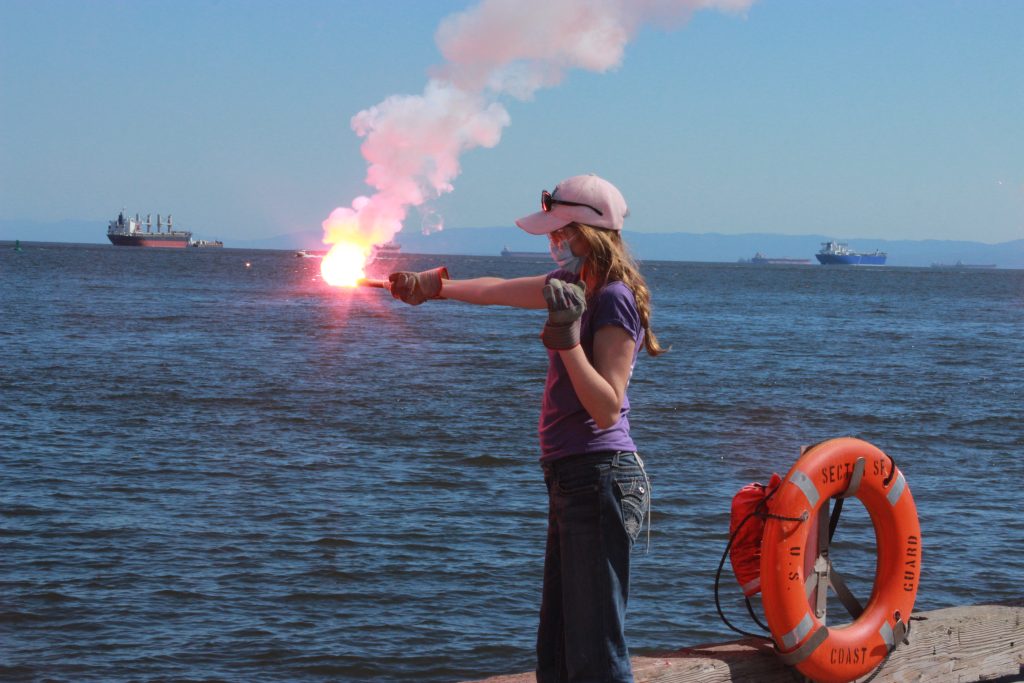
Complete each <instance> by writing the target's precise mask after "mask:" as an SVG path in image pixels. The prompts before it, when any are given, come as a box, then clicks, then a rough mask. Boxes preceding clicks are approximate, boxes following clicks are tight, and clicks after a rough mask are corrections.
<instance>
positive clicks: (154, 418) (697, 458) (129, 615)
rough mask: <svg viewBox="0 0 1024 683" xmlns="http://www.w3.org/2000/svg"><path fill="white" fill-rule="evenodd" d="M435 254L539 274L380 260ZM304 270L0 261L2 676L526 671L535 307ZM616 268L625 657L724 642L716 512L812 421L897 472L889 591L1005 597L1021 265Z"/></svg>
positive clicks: (269, 263) (1010, 548) (533, 581)
mask: <svg viewBox="0 0 1024 683" xmlns="http://www.w3.org/2000/svg"><path fill="white" fill-rule="evenodd" d="M442 261H443V262H444V263H446V264H447V265H448V266H449V268H450V269H451V271H452V273H453V276H455V277H471V276H476V275H482V274H494V275H501V276H515V275H523V274H536V273H540V272H544V271H545V270H547V269H548V268H549V267H550V264H549V262H548V261H545V260H544V259H538V260H537V261H535V262H530V261H513V260H507V259H504V260H503V259H501V258H474V257H446V258H440V257H414V256H407V257H403V259H402V260H400V261H399V262H398V263H397V264H395V265H396V267H402V268H412V269H420V268H426V267H429V266H432V265H437V264H438V263H440V262H442ZM247 263H248V264H249V265H248V266H247V265H246V264H247ZM318 265H319V262H317V261H313V260H306V259H296V258H294V257H293V255H292V253H291V252H274V251H240V250H232V249H226V250H216V251H206V250H189V251H185V250H181V251H163V250H133V249H128V248H114V247H107V246H56V245H52V246H39V245H34V246H33V245H30V246H29V247H28V248H27V249H26V250H25V251H23V252H20V253H16V252H14V251H13V250H11V249H9V248H7V249H4V251H3V252H2V253H0V292H2V297H0V306H2V317H0V351H2V359H3V360H2V363H0V397H2V400H0V484H2V485H0V655H2V656H0V677H2V678H5V679H15V680H17V679H25V680H34V679H39V680H42V679H47V680H69V681H70V680H74V681H80V680H125V679H131V680H167V679H179V680H185V679H187V680H193V679H196V680H198V679H203V680H205V679H224V680H282V681H283V680H288V681H292V680H406V681H451V680H459V679H467V678H478V677H483V676H485V675H488V674H494V673H508V672H514V671H522V670H529V669H531V668H532V666H533V664H532V648H533V639H534V632H535V628H536V610H537V606H538V604H539V594H540V580H541V576H540V575H541V566H542V560H543V556H542V553H543V541H544V533H545V526H544V525H545V507H546V499H545V494H544V487H543V484H542V480H541V475H540V471H539V468H538V466H537V464H536V459H537V450H538V446H537V438H536V421H537V413H538V409H539V403H540V398H541V390H542V388H543V378H544V371H545V362H546V361H545V353H544V349H543V347H542V346H541V344H540V342H539V340H538V339H537V334H538V332H539V329H540V326H541V324H542V321H543V313H539V312H536V311H516V310H507V309H499V308H477V307H471V306H466V305H462V304H458V303H454V302H429V303H427V304H425V305H423V306H420V307H417V308H413V307H408V306H405V305H403V304H399V303H397V302H394V301H392V300H391V299H390V297H389V296H388V295H387V293H386V292H382V291H381V290H367V289H360V290H336V289H331V288H328V287H326V286H324V285H323V283H322V282H321V281H320V280H319V279H318V278H317V270H318ZM644 270H645V273H646V275H647V277H648V280H649V283H650V285H651V288H652V290H653V293H654V300H655V306H656V308H655V313H654V322H655V327H656V331H657V332H658V333H659V335H660V337H661V339H662V341H663V343H664V344H666V345H668V344H671V345H672V347H673V348H672V351H671V353H669V354H667V355H664V356H662V357H660V358H657V359H652V358H649V357H647V356H641V359H640V361H639V363H638V365H637V369H636V372H635V374H634V377H633V382H632V386H631V389H630V396H631V399H632V403H633V425H634V436H635V438H636V440H637V442H638V444H639V445H640V448H641V453H642V454H643V455H644V456H645V459H646V461H647V463H648V468H649V470H650V474H651V477H652V483H653V487H654V492H655V499H654V509H653V515H652V518H653V524H652V526H651V534H650V552H649V553H647V554H644V553H643V552H642V548H640V549H638V552H637V554H636V555H635V556H634V570H633V584H632V594H631V603H630V614H629V618H628V624H629V633H630V640H631V643H632V646H633V649H634V651H635V652H636V653H645V652H652V651H657V650H665V649H674V648H678V647H681V646H684V645H693V644H696V643H699V642H708V641H714V640H725V639H730V638H732V637H733V636H732V635H731V634H730V632H729V631H727V630H726V628H725V627H724V626H723V625H722V624H721V622H720V621H719V620H718V617H717V615H716V613H715V607H714V599H713V592H712V586H713V582H714V574H715V569H716V567H717V564H718V560H719V557H720V554H721V552H722V549H723V546H724V544H725V541H726V530H727V527H728V511H729V506H730V502H731V497H732V495H733V493H735V491H736V490H737V489H738V488H739V487H741V486H742V485H743V484H745V483H747V482H749V481H754V480H761V481H764V480H766V479H767V477H768V475H769V474H770V473H771V472H772V471H779V472H780V473H785V471H786V470H787V469H788V468H789V467H790V466H791V465H792V463H793V461H794V460H795V458H796V457H797V455H798V453H799V448H800V446H801V445H803V444H810V443H814V442H816V441H819V440H821V439H823V438H827V437H832V436H842V435H855V436H858V437H861V438H863V439H867V440H868V441H871V442H873V443H874V444H876V445H878V446H879V447H880V448H882V449H883V450H884V451H886V452H887V453H889V454H890V455H892V456H893V457H894V458H895V459H896V460H897V462H898V463H899V465H900V466H901V468H902V469H903V471H904V472H905V474H906V477H907V481H908V482H909V484H910V486H911V488H912V489H913V494H914V497H915V499H916V501H917V505H918V508H919V513H920V516H921V525H922V529H923V539H924V553H923V555H924V557H923V572H922V582H921V588H920V593H919V595H918V603H917V606H918V608H919V609H933V608H938V607H945V606H951V605H957V604H967V603H977V602H981V601H990V600H1000V599H1008V598H1019V597H1020V585H1021V580H1022V579H1024V560H1022V559H1021V557H1020V552H1019V550H1020V544H1021V542H1022V540H1024V522H1022V521H1021V517H1020V514H1019V511H1018V510H1019V504H1018V503H1017V502H1016V499H1017V492H1018V491H1017V490H1018V489H1019V482H1020V481H1021V480H1022V479H1024V460H1022V455H1021V451H1022V446H1024V431H1022V424H1024V337H1022V332H1024V271H1004V270H996V271H933V270H930V269H900V268H888V267H887V268H874V269H860V268H841V267H836V268H826V267H818V266H803V267H800V266H794V267H786V266H780V267H755V266H748V265H731V264H685V263H661V262H652V263H647V264H645V266H644ZM850 508H853V509H850V510H849V512H848V513H844V515H846V522H844V525H843V528H842V529H841V530H840V533H839V535H838V537H837V538H838V540H839V543H838V544H837V546H836V549H835V555H836V558H837V562H840V561H842V562H843V563H844V565H843V566H844V568H849V570H850V572H851V574H852V575H853V578H852V579H851V581H852V582H853V583H854V584H855V586H856V585H857V584H858V581H859V582H860V583H861V584H863V585H862V590H861V592H862V593H864V594H866V593H867V592H869V591H870V575H871V573H872V572H873V566H874V565H873V555H871V554H869V553H866V552H865V550H864V548H865V546H869V545H871V543H872V542H873V541H872V539H871V530H870V528H869V527H870V523H869V522H868V521H867V515H866V512H865V511H864V510H863V508H862V507H861V508H860V509H859V510H858V509H856V508H857V504H852V505H850ZM641 545H643V544H641ZM840 558H841V560H840ZM858 573H859V574H860V578H859V579H858ZM865 576H866V577H867V578H864V577H865ZM865 581H866V584H864V582H865ZM723 586H724V588H725V590H726V592H725V599H724V603H725V607H726V609H727V611H729V612H730V613H731V614H733V615H734V616H735V617H736V620H737V621H738V622H740V623H743V624H744V625H747V624H746V623H745V622H744V619H743V616H744V615H743V612H744V610H743V607H742V604H741V602H740V600H739V599H738V598H737V596H738V591H736V590H735V587H734V585H733V584H732V583H731V577H728V576H727V577H725V581H723ZM864 586H866V587H864Z"/></svg>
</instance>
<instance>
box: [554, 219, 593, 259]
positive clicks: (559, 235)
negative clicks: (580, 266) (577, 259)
mask: <svg viewBox="0 0 1024 683" xmlns="http://www.w3.org/2000/svg"><path fill="white" fill-rule="evenodd" d="M579 236H580V234H579V230H577V229H576V227H575V226H572V225H567V226H565V227H564V228H559V229H558V230H555V231H554V232H551V233H548V240H549V241H550V243H551V247H552V248H557V247H559V246H561V245H562V244H563V243H568V245H569V249H570V250H571V251H572V255H573V256H586V255H587V254H586V252H587V245H586V243H585V242H584V241H583V240H581V239H579Z"/></svg>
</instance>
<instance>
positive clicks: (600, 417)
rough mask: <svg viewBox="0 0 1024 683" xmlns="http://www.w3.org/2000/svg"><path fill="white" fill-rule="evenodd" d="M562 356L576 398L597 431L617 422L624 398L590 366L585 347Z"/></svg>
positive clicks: (560, 353) (570, 350) (578, 347)
mask: <svg viewBox="0 0 1024 683" xmlns="http://www.w3.org/2000/svg"><path fill="white" fill-rule="evenodd" d="M559 355H561V357H562V362H563V363H565V369H566V370H567V371H568V373H569V380H570V381H571V382H572V387H573V389H574V390H575V391H576V396H577V398H579V400H580V403H581V404H583V408H584V409H585V410H586V411H587V413H588V414H589V415H590V417H592V418H593V419H594V422H595V423H596V424H597V426H598V428H600V429H608V428H609V427H611V426H612V425H614V424H615V423H616V422H618V421H619V416H620V410H621V408H622V399H623V396H621V395H619V393H618V392H616V390H615V388H614V387H613V386H612V384H611V382H609V381H608V380H607V379H605V378H604V377H603V376H602V375H601V373H599V372H598V371H597V369H596V368H595V367H594V366H593V365H591V364H590V361H589V360H587V356H586V354H585V353H583V348H582V347H580V346H576V347H574V348H571V349H567V350H564V351H559ZM623 393H624V392H623Z"/></svg>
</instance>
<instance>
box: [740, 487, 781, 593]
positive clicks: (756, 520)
mask: <svg viewBox="0 0 1024 683" xmlns="http://www.w3.org/2000/svg"><path fill="white" fill-rule="evenodd" d="M781 483H782V477H780V476H779V475H778V474H773V475H772V478H771V481H769V482H768V485H767V486H765V485H764V484H757V483H754V484H747V485H746V486H744V487H743V488H741V489H740V490H739V492H738V493H737V494H736V495H735V496H733V499H732V514H731V515H730V517H729V537H730V538H731V539H732V547H731V548H730V549H729V560H730V561H731V562H732V572H733V574H735V575H736V580H737V581H738V582H739V584H740V588H742V589H743V595H745V596H746V597H748V598H749V597H750V596H752V595H756V594H758V593H760V592H761V536H762V535H764V517H763V516H762V515H761V514H755V511H756V510H757V509H758V505H760V504H761V503H762V502H763V501H764V500H765V499H766V498H767V497H768V496H770V495H771V494H772V493H774V492H775V489H777V488H779V484H781ZM762 507H763V506H762ZM760 512H762V513H763V512H766V510H764V509H762V510H761V511H760ZM744 520H746V522H745V523H744Z"/></svg>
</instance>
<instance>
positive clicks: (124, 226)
mask: <svg viewBox="0 0 1024 683" xmlns="http://www.w3.org/2000/svg"><path fill="white" fill-rule="evenodd" d="M152 227H153V224H152V222H151V221H150V217H149V215H148V214H147V215H146V225H145V228H146V229H145V230H143V229H142V228H143V225H142V221H140V220H139V214H135V218H134V219H133V218H131V217H126V216H125V215H124V210H122V211H121V213H120V214H118V216H117V219H116V220H112V221H110V225H109V226H108V227H107V239H109V240H110V243H111V244H113V245H114V246H118V247H163V248H170V249H181V248H184V247H187V246H188V245H189V243H190V242H191V241H192V233H191V232H189V231H187V230H175V229H174V219H173V218H172V217H171V215H170V214H168V215H167V231H166V232H163V231H162V228H163V222H162V220H161V218H160V214H157V215H156V232H153V231H152Z"/></svg>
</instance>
